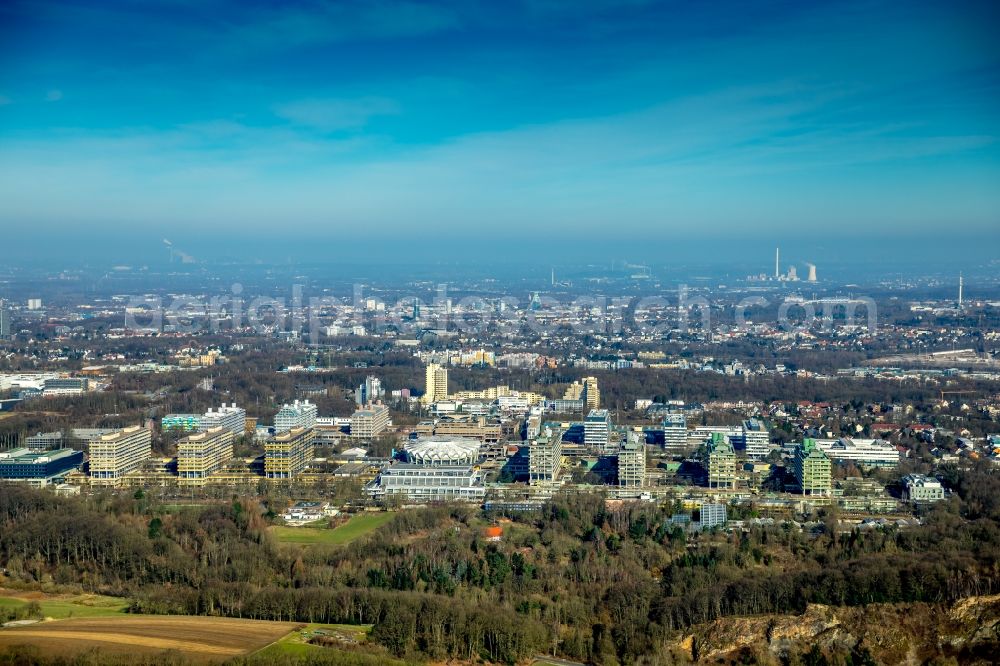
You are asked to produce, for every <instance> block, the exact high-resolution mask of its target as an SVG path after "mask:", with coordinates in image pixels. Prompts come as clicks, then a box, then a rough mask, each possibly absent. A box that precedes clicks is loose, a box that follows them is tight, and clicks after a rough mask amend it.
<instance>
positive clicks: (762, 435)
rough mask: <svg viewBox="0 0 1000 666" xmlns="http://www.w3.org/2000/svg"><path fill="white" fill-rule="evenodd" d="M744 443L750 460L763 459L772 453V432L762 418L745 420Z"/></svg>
mask: <svg viewBox="0 0 1000 666" xmlns="http://www.w3.org/2000/svg"><path fill="white" fill-rule="evenodd" d="M742 437H743V441H742V445H743V449H744V450H745V451H746V455H747V458H748V459H750V460H763V459H764V458H766V457H767V456H768V454H769V453H771V433H770V432H769V431H768V429H767V426H766V425H765V424H764V422H763V421H761V420H760V419H747V420H746V421H744V422H743V432H742Z"/></svg>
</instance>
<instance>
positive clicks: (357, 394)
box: [354, 375, 385, 407]
mask: <svg viewBox="0 0 1000 666" xmlns="http://www.w3.org/2000/svg"><path fill="white" fill-rule="evenodd" d="M384 395H385V389H383V388H382V380H381V379H379V378H378V377H373V376H371V375H368V377H367V378H365V381H364V383H362V384H361V385H360V386H358V388H357V389H356V390H355V391H354V401H355V402H356V403H357V405H358V406H359V407H364V406H365V405H367V404H369V403H372V402H378V401H379V400H381V399H382V397H383V396H384Z"/></svg>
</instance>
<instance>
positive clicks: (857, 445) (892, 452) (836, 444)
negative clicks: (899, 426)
mask: <svg viewBox="0 0 1000 666" xmlns="http://www.w3.org/2000/svg"><path fill="white" fill-rule="evenodd" d="M816 446H817V447H818V448H820V449H822V450H823V453H825V454H826V455H827V456H829V458H830V460H833V461H836V462H848V461H850V462H853V463H856V464H858V465H861V466H863V467H896V466H897V465H899V451H898V450H897V449H896V447H895V446H893V445H892V444H891V443H889V442H887V441H885V440H884V439H852V438H850V437H841V438H840V439H817V440H816Z"/></svg>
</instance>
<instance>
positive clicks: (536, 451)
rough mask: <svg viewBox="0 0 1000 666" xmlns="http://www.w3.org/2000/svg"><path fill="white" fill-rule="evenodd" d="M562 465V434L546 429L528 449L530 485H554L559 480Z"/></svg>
mask: <svg viewBox="0 0 1000 666" xmlns="http://www.w3.org/2000/svg"><path fill="white" fill-rule="evenodd" d="M561 464H562V433H561V432H556V433H553V432H552V430H551V429H549V428H546V429H545V433H544V434H542V435H541V436H539V437H537V438H536V439H535V440H534V441H532V442H531V446H530V447H529V448H528V483H529V484H530V485H533V486H535V485H539V484H543V483H552V482H553V481H555V480H556V479H558V478H559V469H560V466H561Z"/></svg>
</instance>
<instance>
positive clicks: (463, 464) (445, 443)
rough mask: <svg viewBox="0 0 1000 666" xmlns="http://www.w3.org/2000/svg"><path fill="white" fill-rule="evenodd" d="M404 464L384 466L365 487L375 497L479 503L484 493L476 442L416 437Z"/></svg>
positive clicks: (381, 498)
mask: <svg viewBox="0 0 1000 666" xmlns="http://www.w3.org/2000/svg"><path fill="white" fill-rule="evenodd" d="M406 458H407V462H405V463H395V464H392V465H389V466H388V467H386V468H384V469H383V470H382V471H381V472H379V475H378V476H377V477H376V478H375V480H374V481H372V482H371V483H370V484H368V486H367V487H366V491H367V493H368V494H369V495H370V496H371V497H372V498H374V499H377V500H385V499H387V498H390V497H398V498H399V499H401V500H403V501H407V502H444V501H454V500H459V501H468V502H477V503H478V502H482V501H483V499H484V498H485V496H486V488H485V486H484V485H483V477H482V472H481V471H480V469H479V466H478V464H477V463H478V460H479V442H476V441H472V440H463V439H451V438H427V439H420V440H417V442H415V443H414V444H412V445H410V446H407V447H406Z"/></svg>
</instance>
